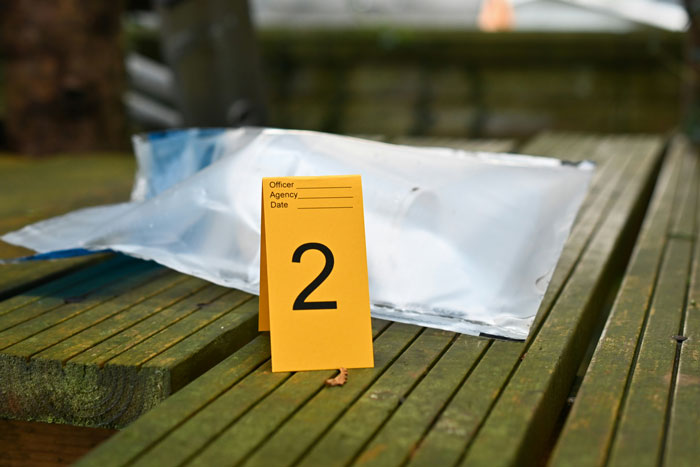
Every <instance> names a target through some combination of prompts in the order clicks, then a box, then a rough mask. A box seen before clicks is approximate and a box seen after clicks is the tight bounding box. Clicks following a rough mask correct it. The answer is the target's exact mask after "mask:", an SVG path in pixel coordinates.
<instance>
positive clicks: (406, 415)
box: [355, 335, 489, 466]
mask: <svg viewBox="0 0 700 467" xmlns="http://www.w3.org/2000/svg"><path fill="white" fill-rule="evenodd" d="M488 344H489V343H488V342H487V341H486V340H485V339H482V340H480V339H473V338H472V337H470V336H465V335H461V336H459V337H458V338H457V339H456V340H455V341H454V343H453V344H452V345H451V346H450V347H449V348H448V349H447V351H446V352H445V354H444V355H443V356H442V357H441V358H440V360H439V361H438V362H437V363H436V364H435V366H434V367H433V368H432V369H431V370H430V371H429V373H428V374H427V375H426V376H425V378H423V380H422V381H421V382H420V383H418V386H416V388H415V389H414V390H413V391H412V392H411V393H410V394H409V396H408V397H407V398H406V400H405V401H404V402H403V403H402V404H401V405H400V406H399V407H398V408H397V409H396V411H395V412H394V413H393V414H392V415H391V417H390V418H389V419H388V420H387V421H386V423H385V424H384V425H383V426H382V428H381V429H380V430H379V431H377V432H376V433H375V434H374V435H373V436H372V438H371V440H370V441H369V443H368V444H367V446H366V447H365V448H364V449H363V451H362V452H361V453H360V454H359V455H358V456H357V457H356V459H355V461H356V462H355V464H357V465H376V466H384V465H401V464H402V463H403V462H404V461H405V460H407V458H408V457H409V456H410V454H411V453H412V452H414V450H415V449H416V448H417V446H418V442H419V441H420V440H421V439H422V438H423V436H424V435H425V433H426V432H427V431H428V430H430V428H431V427H432V424H433V423H434V421H435V420H436V418H437V416H438V415H439V414H440V412H442V410H443V408H444V407H445V405H446V404H447V402H449V401H450V400H451V399H452V396H453V395H454V393H455V392H456V391H457V390H458V389H459V387H460V386H462V384H463V383H464V381H465V380H466V379H467V378H469V377H470V374H471V372H472V370H473V369H474V368H475V367H476V366H477V363H479V359H480V357H482V356H483V355H484V353H485V351H486V350H487V348H488ZM480 368H484V367H483V366H480Z"/></svg>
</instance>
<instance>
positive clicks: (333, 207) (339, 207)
mask: <svg viewBox="0 0 700 467" xmlns="http://www.w3.org/2000/svg"><path fill="white" fill-rule="evenodd" d="M297 209H352V206H314V207H306V208H297Z"/></svg>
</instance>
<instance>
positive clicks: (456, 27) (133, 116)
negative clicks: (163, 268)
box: [0, 0, 700, 155]
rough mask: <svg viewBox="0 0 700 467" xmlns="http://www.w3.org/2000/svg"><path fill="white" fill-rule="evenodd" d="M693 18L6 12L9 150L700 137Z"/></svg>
mask: <svg viewBox="0 0 700 467" xmlns="http://www.w3.org/2000/svg"><path fill="white" fill-rule="evenodd" d="M697 8H698V7H697V6H696V5H694V2H693V1H691V0H687V1H686V2H685V3H684V2H682V1H672V0H666V1H663V0H616V1H612V0H431V1H425V0H250V1H247V2H246V1H243V0H157V1H151V0H142V1H136V0H129V1H110V2H94V1H86V0H56V1H50V0H34V1H30V0H3V2H2V3H0V45H1V48H0V50H2V52H1V55H0V149H1V150H3V151H5V152H7V151H11V152H19V153H23V154H33V155H41V154H51V153H55V152H57V151H60V152H66V151H69V152H74V151H99V150H114V149H117V150H122V149H128V147H129V142H128V140H129V138H128V137H129V135H130V134H132V133H134V132H140V131H151V130H160V129H166V128H176V127H181V126H239V125H266V126H274V127H283V128H301V129H310V130H320V131H327V132H335V133H344V134H360V135H376V134H381V135H386V136H406V135H410V136H431V137H460V138H496V137H498V138H501V137H506V138H517V139H523V138H527V137H528V136H531V135H533V134H534V133H536V132H539V131H541V130H545V129H555V130H576V131H591V132H599V133H630V132H631V133H638V132H647V133H648V132H657V133H658V132H667V131H671V130H673V129H676V128H682V129H684V130H685V131H687V132H689V133H690V134H691V135H694V134H695V133H697V132H698V130H697V129H696V127H697V126H698V125H696V123H695V122H696V120H697V118H696V117H695V114H696V110H695V108H696V107H697V106H696V105H695V104H694V102H695V95H696V92H695V87H696V85H695V75H696V72H695V71H696V68H697V62H698V61H700V48H697V47H698V46H700V43H699V42H700V41H699V40H698V38H697V37H696V36H697V35H698V34H697V31H696V30H695V26H694V24H695V22H694V21H692V19H693V18H694V16H695V15H696V13H695V12H697V11H698V9H697Z"/></svg>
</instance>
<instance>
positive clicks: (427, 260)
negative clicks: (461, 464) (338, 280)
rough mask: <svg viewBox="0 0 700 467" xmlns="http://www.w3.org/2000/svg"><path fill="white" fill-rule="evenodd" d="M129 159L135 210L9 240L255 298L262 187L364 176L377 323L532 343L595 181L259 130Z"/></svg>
mask: <svg viewBox="0 0 700 467" xmlns="http://www.w3.org/2000/svg"><path fill="white" fill-rule="evenodd" d="M134 146H135V149H136V156H137V158H138V172H137V174H136V180H135V184H134V189H133V193H132V200H131V202H128V203H122V204H116V205H109V206H100V207H93V208H87V209H82V210H79V211H74V212H72V213H69V214H66V215H64V216H60V217H56V218H53V219H49V220H45V221H42V222H38V223H36V224H33V225H29V226H27V227H24V228H23V229H21V230H19V231H16V232H12V233H9V234H6V235H4V236H3V237H2V239H3V240H5V241H7V242H10V243H13V244H16V245H21V246H25V247H28V248H32V249H34V250H36V251H37V252H39V253H41V254H45V255H46V254H49V255H50V254H51V252H56V251H59V252H60V251H63V250H75V251H79V250H80V249H86V250H90V251H98V250H104V249H110V250H114V251H119V252H122V253H125V254H128V255H132V256H135V257H138V258H144V259H149V260H154V261H157V262H158V263H161V264H164V265H166V266H168V267H170V268H173V269H175V270H178V271H181V272H183V273H186V274H191V275H194V276H197V277H201V278H203V279H206V280H209V281H211V282H214V283H217V284H220V285H223V286H227V287H235V288H238V289H242V290H245V291H247V292H251V293H258V287H259V267H260V266H259V261H260V203H261V200H260V192H261V179H262V177H264V176H266V177H270V176H294V175H342V174H360V175H362V185H363V194H364V205H365V225H366V237H367V256H368V267H369V284H370V297H371V303H372V314H373V316H374V317H377V318H384V319H389V320H394V321H401V322H406V323H414V324H419V325H423V326H429V327H436V328H441V329H446V330H451V331H457V332H462V333H467V334H480V333H485V334H490V335H496V336H503V337H507V338H513V339H524V338H525V337H526V336H527V334H528V331H529V329H530V325H531V324H532V322H533V319H534V317H535V314H536V312H537V309H538V307H539V305H540V302H541V301H542V298H543V296H544V292H545V289H546V287H547V285H548V283H549V280H550V279H551V276H552V273H553V271H554V267H555V265H556V262H557V260H558V258H559V255H560V253H561V250H562V247H563V245H564V242H565V240H566V238H567V236H568V233H569V231H570V229H571V226H572V223H573V221H574V218H575V216H576V213H577V210H578V208H579V206H580V204H581V202H582V200H583V198H584V195H585V193H586V190H587V186H588V184H589V182H590V179H591V176H592V173H593V168H594V166H593V164H591V163H587V162H584V163H580V164H564V163H562V162H561V161H559V160H556V159H548V158H539V157H531V156H517V155H509V154H489V153H478V152H476V153H474V152H465V151H459V150H453V149H443V148H415V147H409V146H400V145H392V144H386V143H380V142H376V141H368V140H362V139H358V138H350V137H344V136H338V135H331V134H324V133H315V132H307V131H290V130H277V129H257V128H241V129H234V130H204V129H189V130H178V131H170V132H164V133H155V134H151V135H143V136H137V137H135V139H134Z"/></svg>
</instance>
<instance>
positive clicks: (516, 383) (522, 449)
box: [463, 138, 661, 465]
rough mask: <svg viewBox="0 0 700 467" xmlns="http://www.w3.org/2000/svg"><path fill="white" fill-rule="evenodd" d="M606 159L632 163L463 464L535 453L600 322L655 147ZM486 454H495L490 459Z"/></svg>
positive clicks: (504, 461) (648, 183)
mask: <svg viewBox="0 0 700 467" xmlns="http://www.w3.org/2000/svg"><path fill="white" fill-rule="evenodd" d="M605 150H606V151H611V153H612V155H614V154H615V153H616V152H617V153H625V152H628V151H629V152H630V153H631V154H634V156H635V158H636V159H637V160H636V161H635V163H634V164H633V165H632V166H631V169H630V171H629V172H627V173H626V175H625V177H624V181H625V183H624V185H623V190H622V192H621V193H620V194H619V195H617V196H615V197H614V198H613V205H612V206H611V207H610V210H609V211H608V212H607V214H606V215H605V216H604V217H603V218H602V219H601V222H600V224H599V227H598V229H597V230H596V231H595V232H594V233H593V234H592V236H591V238H590V240H589V241H588V244H587V245H586V248H585V251H584V252H583V255H582V256H581V257H580V258H579V260H578V262H577V264H576V265H575V268H574V270H573V272H572V274H571V276H570V277H569V279H568V281H567V282H566V284H565V285H564V287H563V289H562V291H561V293H560V294H559V296H558V297H557V299H556V302H555V303H554V305H553V307H552V309H551V311H550V312H549V313H548V314H546V316H544V315H542V316H543V319H542V321H541V326H539V323H536V324H535V328H534V329H533V331H531V334H530V336H529V338H528V339H529V340H528V346H527V348H526V349H525V351H526V354H525V355H524V358H523V359H522V362H515V364H514V365H513V367H514V371H513V375H512V377H511V379H510V381H508V383H507V385H506V386H505V388H504V390H503V392H502V394H501V396H500V398H499V399H498V400H497V401H496V403H495V405H494V407H493V409H492V410H491V412H490V413H489V415H488V418H487V419H486V420H485V422H484V424H483V426H482V427H481V429H480V430H479V432H478V433H477V434H476V436H475V438H474V440H473V442H471V443H470V445H469V446H468V451H467V452H466V455H465V457H464V459H463V465H471V464H474V465H482V464H487V463H489V464H492V465H514V464H522V463H527V462H533V459H536V458H538V457H539V456H541V455H543V454H544V453H543V452H542V451H543V450H544V449H545V446H546V442H547V440H548V438H549V437H550V436H551V435H552V433H553V430H554V429H555V422H556V420H557V418H558V415H559V413H560V411H561V410H562V408H563V406H564V403H565V401H566V398H567V396H568V393H569V389H570V387H571V384H572V383H573V379H574V376H575V373H576V370H577V368H578V365H579V364H580V362H581V359H582V358H583V356H584V352H585V350H586V347H587V344H588V340H589V339H590V336H591V332H592V329H593V326H594V325H595V323H596V321H597V320H600V319H605V316H600V314H599V310H600V307H601V305H602V301H603V300H604V297H605V294H606V293H607V292H608V286H609V285H610V283H611V275H612V274H613V273H614V271H615V270H616V269H617V268H619V267H620V266H621V265H620V264H619V263H620V262H621V261H624V260H625V258H624V255H623V253H622V250H621V246H622V244H623V242H624V241H625V240H628V239H627V238H626V237H627V235H626V231H629V230H631V229H633V226H634V223H635V221H636V217H637V216H640V215H641V212H640V211H642V212H643V209H644V207H645V206H646V199H645V193H646V192H647V191H648V190H650V189H651V187H652V186H653V182H654V179H655V172H656V168H657V166H658V163H659V161H660V157H661V141H660V140H655V139H648V140H646V141H645V140H644V139H643V138H642V139H637V140H635V139H633V138H630V139H627V140H625V138H620V139H618V140H617V141H614V140H613V141H608V144H607V145H606V148H605ZM493 453H498V456H497V457H496V458H494V454H493Z"/></svg>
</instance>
